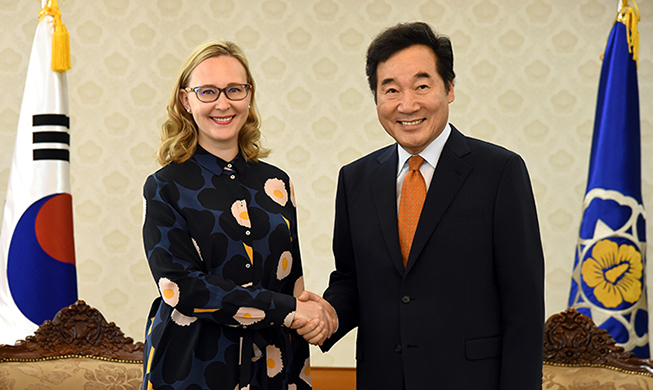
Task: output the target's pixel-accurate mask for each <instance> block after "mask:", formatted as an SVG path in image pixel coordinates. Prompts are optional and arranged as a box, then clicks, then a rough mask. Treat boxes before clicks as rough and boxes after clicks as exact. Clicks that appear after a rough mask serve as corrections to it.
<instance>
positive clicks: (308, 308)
mask: <svg viewBox="0 0 653 390" xmlns="http://www.w3.org/2000/svg"><path fill="white" fill-rule="evenodd" d="M290 327H291V328H292V329H296V330H297V334H299V335H300V336H302V337H303V338H304V339H306V341H308V342H309V343H311V344H313V345H322V344H323V343H324V341H325V340H326V339H327V338H329V337H330V336H331V334H333V332H335V330H336V328H337V327H338V317H337V315H336V311H335V309H334V308H333V306H331V304H330V303H329V302H327V301H326V300H325V299H323V298H322V297H320V296H319V295H317V294H315V293H312V292H310V291H304V292H302V294H301V295H300V296H299V297H298V298H297V310H296V311H295V319H294V320H293V322H292V325H291V326H290Z"/></svg>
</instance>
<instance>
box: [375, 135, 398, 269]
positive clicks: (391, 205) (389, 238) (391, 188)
mask: <svg viewBox="0 0 653 390" xmlns="http://www.w3.org/2000/svg"><path fill="white" fill-rule="evenodd" d="M397 158H398V157H397V146H396V145H392V146H391V147H388V149H387V150H386V152H385V153H383V154H381V156H379V158H378V160H377V161H378V162H379V166H378V167H377V168H376V169H375V170H374V171H372V172H371V174H370V185H371V187H372V197H373V199H374V204H375V206H376V212H377V214H378V216H379V221H380V222H381V231H382V232H383V238H384V241H385V244H386V246H387V247H388V253H389V255H390V258H391V259H392V263H393V264H394V266H395V268H396V269H397V272H399V273H400V274H403V273H404V265H403V261H402V259H401V249H400V248H399V230H398V227H397V191H396V188H397Z"/></svg>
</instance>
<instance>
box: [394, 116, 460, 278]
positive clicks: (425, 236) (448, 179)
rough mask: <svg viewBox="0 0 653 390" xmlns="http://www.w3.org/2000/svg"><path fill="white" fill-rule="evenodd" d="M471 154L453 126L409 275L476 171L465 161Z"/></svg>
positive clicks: (415, 242)
mask: <svg viewBox="0 0 653 390" xmlns="http://www.w3.org/2000/svg"><path fill="white" fill-rule="evenodd" d="M469 152H470V149H469V146H468V145H467V141H466V140H465V137H464V136H463V135H462V134H461V133H460V132H459V131H458V130H456V128H455V127H453V126H451V135H450V136H449V139H448V140H447V143H446V144H445V145H444V149H443V150H442V154H441V155H440V160H439V161H438V165H437V167H436V169H435V172H434V173H433V179H432V180H431V185H430V186H429V190H428V193H427V194H426V200H425V201H424V207H423V208H422V214H421V216H420V219H419V224H418V225H417V230H416V231H415V237H414V238H413V245H412V247H411V250H410V256H409V258H408V264H407V265H406V273H408V272H409V271H410V269H411V268H412V266H413V264H414V263H415V260H416V259H417V258H418V257H419V255H420V253H421V252H422V250H423V249H424V246H425V245H426V243H427V242H428V240H429V238H430V237H431V235H432V234H433V231H434V230H435V228H436V226H437V225H438V224H439V223H440V219H442V216H443V215H444V213H445V212H446V211H447V209H448V208H449V205H450V204H451V202H452V201H453V200H454V198H455V197H456V194H457V193H458V190H459V189H460V187H461V186H462V185H463V183H464V182H465V180H466V179H467V176H468V175H469V173H470V172H471V170H472V167H471V166H470V165H469V164H467V163H466V162H465V161H463V159H462V156H464V155H465V154H467V153H469ZM395 230H396V229H395Z"/></svg>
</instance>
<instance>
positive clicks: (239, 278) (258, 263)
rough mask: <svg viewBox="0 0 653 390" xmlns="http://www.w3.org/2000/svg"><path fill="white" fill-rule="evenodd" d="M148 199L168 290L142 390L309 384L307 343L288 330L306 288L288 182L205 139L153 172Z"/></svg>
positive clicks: (154, 314)
mask: <svg viewBox="0 0 653 390" xmlns="http://www.w3.org/2000/svg"><path fill="white" fill-rule="evenodd" d="M143 194H144V197H145V219H144V224H143V241H144V245H145V251H146V254H147V258H148V262H149V265H150V269H151V271H152V275H153V276H154V280H155V282H156V284H157V286H158V288H159V293H160V297H158V298H157V299H156V300H155V301H154V303H153V304H152V309H151V310H150V315H149V317H148V321H147V327H146V335H145V356H144V380H143V389H184V390H191V389H192V390H195V389H198V390H199V389H220V390H222V389H225V390H238V389H247V390H255V389H275V390H276V389H284V390H285V389H290V390H300V389H310V388H311V377H310V365H309V364H310V362H309V348H308V343H307V342H306V341H305V340H304V339H303V338H301V337H300V336H298V335H297V333H296V332H295V331H293V330H291V329H289V326H290V324H291V323H292V319H293V317H294V312H295V309H296V301H295V298H294V296H298V295H299V294H300V293H301V292H302V291H303V289H304V283H303V277H302V266H301V260H300V255H299V244H298V240H297V218H296V209H295V200H294V193H293V189H292V184H291V182H290V179H289V177H288V176H287V175H286V174H285V173H284V172H283V171H281V170H280V169H278V168H276V167H274V166H272V165H270V164H267V163H264V162H246V161H245V160H244V159H243V157H242V156H241V155H238V156H237V157H236V158H235V159H234V160H233V161H231V162H226V161H223V160H221V159H220V158H217V157H215V156H214V155H212V154H210V153H208V152H207V151H206V150H204V149H202V148H201V147H200V146H198V147H197V151H196V152H195V154H194V155H193V156H192V157H191V158H190V159H189V160H188V161H186V162H184V163H181V164H175V163H171V164H168V165H166V166H165V167H163V168H161V169H160V170H159V171H157V172H155V173H154V174H152V175H150V176H149V177H148V178H147V180H146V182H145V185H144V188H143Z"/></svg>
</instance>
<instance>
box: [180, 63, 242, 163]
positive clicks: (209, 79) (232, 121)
mask: <svg viewBox="0 0 653 390" xmlns="http://www.w3.org/2000/svg"><path fill="white" fill-rule="evenodd" d="M234 84H247V73H246V71H245V67H244V66H243V64H241V63H240V61H238V59H236V58H235V57H232V56H229V55H221V56H218V57H211V58H207V59H206V60H204V61H202V62H200V64H199V65H197V67H195V69H193V71H192V72H191V74H190V77H189V80H188V87H191V88H195V87H202V86H212V87H218V88H226V87H228V86H231V85H234ZM253 93H254V91H253V90H252V91H250V93H249V95H248V96H247V97H246V98H245V99H243V100H239V101H232V100H229V99H227V97H226V96H225V94H224V93H221V94H220V97H219V98H218V100H216V101H214V102H211V103H203V102H201V101H199V100H198V99H197V96H196V95H195V92H193V91H191V92H186V91H185V90H183V89H180V90H179V99H180V100H181V103H182V104H183V105H184V108H186V110H190V112H191V114H192V115H193V119H194V120H195V123H196V124H197V128H198V143H199V144H200V146H202V147H203V148H204V149H206V150H207V151H209V152H210V153H212V154H214V155H216V156H218V157H220V158H222V159H223V160H225V161H231V160H232V159H233V158H234V157H236V155H237V154H238V133H239V132H240V129H241V128H242V127H243V125H244V124H245V122H246V121H247V115H248V114H249V104H250V102H251V99H252V94H253Z"/></svg>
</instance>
